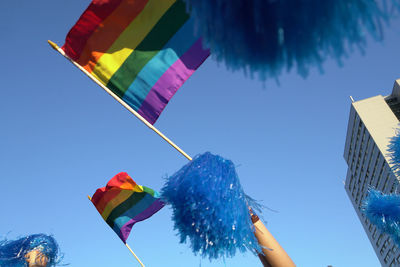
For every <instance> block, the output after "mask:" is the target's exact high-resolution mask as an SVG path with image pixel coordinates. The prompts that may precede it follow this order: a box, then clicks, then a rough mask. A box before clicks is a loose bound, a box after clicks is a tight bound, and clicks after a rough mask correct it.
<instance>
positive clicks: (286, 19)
mask: <svg viewBox="0 0 400 267" xmlns="http://www.w3.org/2000/svg"><path fill="white" fill-rule="evenodd" d="M184 1H185V2H186V3H187V5H188V10H189V12H191V14H192V16H194V18H195V19H196V25H197V30H198V31H200V32H201V33H202V34H203V36H204V37H205V39H206V42H207V44H208V46H209V47H210V48H211V52H212V55H213V56H214V58H216V59H217V60H218V61H223V62H225V64H226V65H227V67H228V68H230V69H232V70H237V69H244V70H245V72H247V73H250V74H258V75H259V76H260V78H261V79H266V78H267V77H268V76H271V77H277V76H278V75H279V74H280V73H281V72H282V70H285V69H286V70H290V69H291V68H292V67H297V70H298V72H299V74H300V75H302V76H306V75H307V74H308V72H309V69H310V67H312V66H316V67H318V68H319V69H320V70H322V63H323V61H324V60H325V59H326V58H327V57H333V58H336V59H337V61H338V62H339V63H341V60H342V59H343V58H344V57H346V56H347V54H348V52H349V51H350V50H351V49H352V48H353V47H358V48H360V50H363V49H364V48H365V37H366V34H367V33H370V34H371V35H372V36H373V37H375V38H377V39H381V38H382V22H384V21H387V20H388V18H389V12H388V10H389V11H390V10H392V7H393V6H395V5H396V6H398V2H396V0H383V1H378V0H357V1H354V0H322V1H321V0H184Z"/></svg>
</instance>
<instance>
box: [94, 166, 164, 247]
mask: <svg viewBox="0 0 400 267" xmlns="http://www.w3.org/2000/svg"><path fill="white" fill-rule="evenodd" d="M91 201H92V203H93V204H94V206H95V207H96V209H97V211H98V212H99V213H100V214H101V217H103V219H104V220H105V221H106V223H107V224H108V225H109V226H110V227H111V228H112V229H113V230H114V232H115V233H116V234H117V235H118V236H119V237H120V238H121V240H122V242H124V243H126V240H127V239H128V236H129V233H130V232H131V229H132V226H133V225H134V224H135V223H137V222H140V221H143V220H145V219H147V218H149V217H151V216H152V215H153V214H154V213H156V212H157V211H159V210H160V209H161V208H162V207H164V205H165V203H164V202H162V201H161V200H160V199H159V198H158V193H157V192H156V191H154V190H152V189H150V188H148V187H145V186H141V185H138V184H136V183H135V182H134V181H133V180H132V178H131V177H130V176H129V175H128V174H127V173H126V172H121V173H119V174H117V175H115V176H114V177H113V178H112V179H111V180H110V181H109V182H108V183H107V185H106V186H105V187H102V188H99V189H97V190H96V193H94V195H93V197H92V199H91Z"/></svg>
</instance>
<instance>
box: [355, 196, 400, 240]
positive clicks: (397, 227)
mask: <svg viewBox="0 0 400 267" xmlns="http://www.w3.org/2000/svg"><path fill="white" fill-rule="evenodd" d="M362 210H363V212H364V214H365V215H366V216H367V218H368V220H369V221H370V222H371V223H372V224H374V225H375V226H376V227H377V228H378V229H379V230H380V231H382V232H384V233H386V234H388V235H390V237H391V238H392V239H393V241H394V242H396V244H397V245H399V246H400V195H394V194H391V195H384V194H382V193H381V192H379V191H376V190H372V189H371V190H370V191H369V194H368V196H367V198H366V199H365V201H364V203H363V209H362Z"/></svg>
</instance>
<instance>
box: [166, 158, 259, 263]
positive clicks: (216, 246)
mask: <svg viewBox="0 0 400 267" xmlns="http://www.w3.org/2000/svg"><path fill="white" fill-rule="evenodd" d="M161 196H162V198H163V199H164V200H165V201H166V202H167V203H168V204H171V205H172V210H173V221H174V228H175V229H176V230H178V232H179V235H180V241H181V243H184V242H186V241H187V239H188V240H189V241H190V244H191V248H192V250H193V252H194V254H200V255H201V256H203V257H208V258H209V259H210V260H211V259H217V258H220V257H233V256H234V255H235V253H236V251H237V250H238V251H240V252H245V251H246V250H250V251H252V252H256V251H258V252H260V251H261V248H260V246H259V244H258V242H257V239H256V238H255V236H254V233H253V224H252V222H251V218H250V215H249V208H248V207H249V206H251V207H257V203H255V201H254V200H253V199H251V198H249V197H248V196H247V195H246V194H245V193H244V192H243V188H242V186H241V185H240V182H239V178H238V176H237V174H236V170H235V166H234V164H233V163H232V161H230V160H226V159H223V158H222V157H220V156H215V155H212V154H211V153H209V152H207V153H204V154H202V155H198V156H197V157H195V158H194V159H193V160H192V161H191V162H190V163H188V164H187V165H185V166H184V167H182V168H181V169H180V170H179V171H178V172H176V173H175V174H174V175H172V176H171V177H169V178H168V179H167V182H166V183H165V185H164V187H163V188H162V190H161Z"/></svg>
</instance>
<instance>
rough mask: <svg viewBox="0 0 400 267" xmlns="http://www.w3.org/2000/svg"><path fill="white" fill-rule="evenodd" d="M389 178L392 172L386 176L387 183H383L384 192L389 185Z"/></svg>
mask: <svg viewBox="0 0 400 267" xmlns="http://www.w3.org/2000/svg"><path fill="white" fill-rule="evenodd" d="M389 178H390V173H388V175H387V176H386V180H385V183H384V184H383V189H382V191H383V192H385V191H386V187H387V185H388V182H389Z"/></svg>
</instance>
